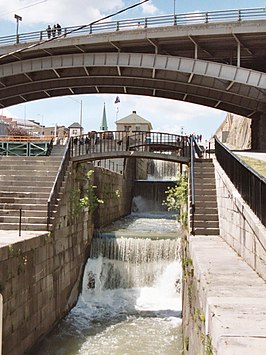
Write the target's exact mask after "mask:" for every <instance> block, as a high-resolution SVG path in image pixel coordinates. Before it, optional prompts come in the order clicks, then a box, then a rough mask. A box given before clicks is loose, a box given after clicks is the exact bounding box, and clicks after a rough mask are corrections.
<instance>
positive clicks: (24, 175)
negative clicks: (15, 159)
mask: <svg viewBox="0 0 266 355" xmlns="http://www.w3.org/2000/svg"><path fill="white" fill-rule="evenodd" d="M56 174H57V171H56V172H55V171H53V172H51V171H32V172H30V171H27V172H25V171H21V170H20V171H19V175H18V173H17V172H16V171H15V170H14V171H12V172H8V171H0V178H1V179H2V180H3V179H7V180H9V179H13V180H16V179H17V178H18V177H21V179H24V180H25V179H38V178H44V177H47V178H52V179H55V177H56Z"/></svg>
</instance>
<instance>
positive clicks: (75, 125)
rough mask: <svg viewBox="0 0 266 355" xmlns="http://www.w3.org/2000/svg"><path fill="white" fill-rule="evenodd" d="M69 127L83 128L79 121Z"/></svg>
mask: <svg viewBox="0 0 266 355" xmlns="http://www.w3.org/2000/svg"><path fill="white" fill-rule="evenodd" d="M68 128H82V126H81V125H80V124H79V123H78V122H74V123H72V124H71V125H70V126H69V127H68Z"/></svg>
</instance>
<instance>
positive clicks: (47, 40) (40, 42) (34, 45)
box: [0, 0, 149, 59]
mask: <svg viewBox="0 0 266 355" xmlns="http://www.w3.org/2000/svg"><path fill="white" fill-rule="evenodd" d="M147 1H149V0H143V1H141V2H138V3H136V4H133V5H130V6H128V7H126V8H124V9H122V10H119V11H116V12H114V13H112V14H110V15H107V16H104V17H102V18H100V19H98V20H95V21H92V22H91V23H89V24H86V25H82V26H79V27H77V28H74V29H72V30H70V31H68V32H66V33H63V34H61V35H60V36H57V37H52V38H49V39H46V40H43V41H39V42H37V43H33V44H31V45H29V46H27V47H24V48H20V49H17V50H15V51H13V52H10V53H6V54H3V55H1V56H0V59H3V58H6V57H9V56H11V55H14V54H18V53H21V52H24V51H26V50H27V49H32V48H35V47H38V46H40V45H42V44H43V43H48V42H51V41H54V40H57V39H58V38H61V37H65V36H67V35H69V34H71V33H73V32H77V31H80V30H82V29H83V28H86V27H89V26H92V25H95V24H96V23H98V22H101V21H104V20H107V19H108V18H110V17H114V16H117V15H119V14H121V13H123V12H126V11H128V10H131V9H133V8H134V7H137V6H140V5H142V4H144V3H145V2H147Z"/></svg>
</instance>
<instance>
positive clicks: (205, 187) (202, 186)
mask: <svg viewBox="0 0 266 355" xmlns="http://www.w3.org/2000/svg"><path fill="white" fill-rule="evenodd" d="M194 189H195V190H201V191H206V190H211V191H215V193H216V184H215V182H213V183H208V184H204V183H203V182H200V183H198V182H195V185H194Z"/></svg>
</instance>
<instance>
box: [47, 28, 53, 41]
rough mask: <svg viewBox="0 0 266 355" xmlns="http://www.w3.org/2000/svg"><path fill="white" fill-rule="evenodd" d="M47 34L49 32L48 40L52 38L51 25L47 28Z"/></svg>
mask: <svg viewBox="0 0 266 355" xmlns="http://www.w3.org/2000/svg"><path fill="white" fill-rule="evenodd" d="M46 32H47V37H48V39H49V38H51V33H52V29H51V26H50V25H48V26H47V28H46Z"/></svg>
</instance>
